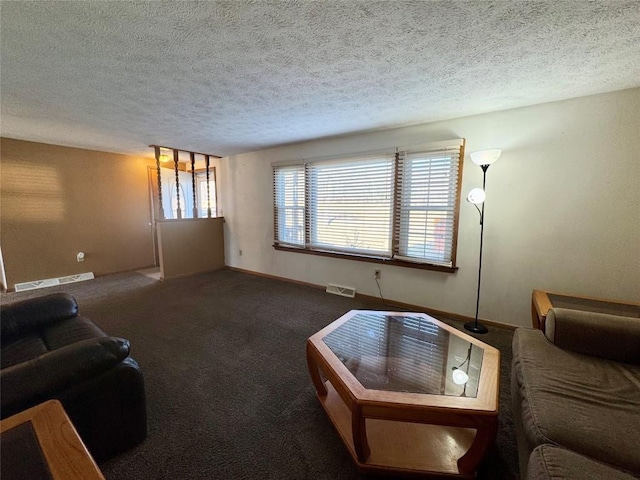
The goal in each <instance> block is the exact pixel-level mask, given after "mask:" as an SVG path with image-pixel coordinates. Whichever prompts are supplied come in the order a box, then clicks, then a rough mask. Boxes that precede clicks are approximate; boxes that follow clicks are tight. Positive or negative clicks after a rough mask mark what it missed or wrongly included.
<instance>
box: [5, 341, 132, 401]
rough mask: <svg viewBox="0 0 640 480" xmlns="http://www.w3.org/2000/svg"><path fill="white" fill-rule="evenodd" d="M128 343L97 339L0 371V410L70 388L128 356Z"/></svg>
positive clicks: (47, 396) (63, 348) (54, 351)
mask: <svg viewBox="0 0 640 480" xmlns="http://www.w3.org/2000/svg"><path fill="white" fill-rule="evenodd" d="M129 350H130V345H129V341H128V340H125V339H123V338H116V337H99V338H92V339H89V340H84V341H82V342H78V343H74V344H72V345H68V346H66V347H62V348H59V349H57V350H53V351H51V352H48V353H45V354H43V355H40V356H39V357H36V358H34V359H32V360H29V361H26V362H22V363H19V364H17V365H13V366H11V367H8V368H4V369H2V371H0V389H1V391H2V401H1V404H2V410H3V411H8V410H12V408H13V406H14V405H16V404H23V403H29V402H30V401H32V400H33V399H37V398H43V399H46V398H49V397H50V396H51V395H52V394H53V393H55V392H57V391H60V390H63V389H66V388H69V387H70V386H72V385H75V384H77V383H79V382H82V381H84V380H86V379H88V378H91V377H93V376H95V375H99V374H101V373H102V372H104V371H106V370H108V369H110V368H113V367H114V366H115V365H117V364H119V363H120V362H122V360H124V359H125V358H126V357H127V356H128V355H129Z"/></svg>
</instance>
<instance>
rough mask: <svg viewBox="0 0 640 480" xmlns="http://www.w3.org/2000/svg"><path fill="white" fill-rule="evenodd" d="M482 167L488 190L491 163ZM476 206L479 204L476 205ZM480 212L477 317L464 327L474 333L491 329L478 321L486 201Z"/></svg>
mask: <svg viewBox="0 0 640 480" xmlns="http://www.w3.org/2000/svg"><path fill="white" fill-rule="evenodd" d="M480 168H482V190H484V191H485V192H486V189H485V187H486V183H487V170H488V169H489V165H488V164H486V165H480ZM476 208H478V206H477V205H476ZM478 211H479V212H480V259H479V260H478V293H477V295H476V319H475V321H474V322H468V323H465V324H464V328H466V329H467V330H469V331H470V332H473V333H487V332H488V331H489V329H488V328H487V327H486V326H484V325H483V324H481V323H479V322H478V310H479V308H480V282H481V280H482V242H483V239H484V202H482V209H478Z"/></svg>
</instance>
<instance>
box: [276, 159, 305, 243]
mask: <svg viewBox="0 0 640 480" xmlns="http://www.w3.org/2000/svg"><path fill="white" fill-rule="evenodd" d="M273 196H274V229H275V231H274V236H275V243H276V244H284V245H295V246H300V247H303V246H304V242H305V238H304V199H305V187H304V166H303V165H292V166H286V167H274V169H273Z"/></svg>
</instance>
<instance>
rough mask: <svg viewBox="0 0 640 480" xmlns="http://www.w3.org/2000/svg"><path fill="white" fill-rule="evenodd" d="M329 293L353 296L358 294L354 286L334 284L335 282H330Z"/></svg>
mask: <svg viewBox="0 0 640 480" xmlns="http://www.w3.org/2000/svg"><path fill="white" fill-rule="evenodd" d="M327 293H333V294H334V295H340V296H342V297H349V298H353V297H355V296H356V289H355V288H353V287H343V286H341V285H334V284H333V283H330V284H329V285H327Z"/></svg>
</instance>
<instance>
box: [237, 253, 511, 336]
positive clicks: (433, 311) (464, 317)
mask: <svg viewBox="0 0 640 480" xmlns="http://www.w3.org/2000/svg"><path fill="white" fill-rule="evenodd" d="M225 269H227V270H233V271H236V272H242V273H248V274H250V275H256V276H258V277H264V278H270V279H272V280H281V281H283V282H289V283H295V284H297V285H304V286H305V287H311V288H315V289H318V290H325V289H326V288H327V287H326V285H318V284H315V283H309V282H303V281H301V280H295V279H293V278H286V277H279V276H277V275H270V274H268V273H262V272H254V271H253V270H246V269H244V268H238V267H230V266H228V265H227V266H226V267H225ZM356 298H362V299H366V300H373V301H381V300H380V297H376V296H373V295H365V294H363V293H356ZM384 305H385V306H391V307H399V308H402V309H404V310H409V311H412V312H420V313H426V314H427V315H433V316H434V317H438V316H441V317H446V318H450V319H452V320H458V321H460V322H473V321H475V317H469V316H467V315H461V314H459V313H453V312H445V311H444V310H436V309H435V308H429V307H423V306H421V305H413V304H410V303H404V302H397V301H395V300H389V299H388V298H385V299H384ZM478 321H479V322H481V323H483V324H485V325H488V326H491V327H494V328H502V329H505V330H515V329H516V328H518V327H517V326H516V325H510V324H508V323H500V322H494V321H493V320H487V319H484V318H482V319H478Z"/></svg>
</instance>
